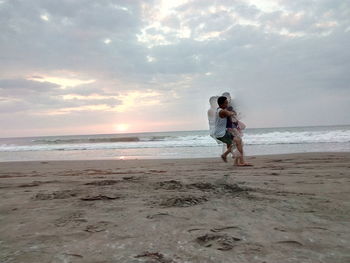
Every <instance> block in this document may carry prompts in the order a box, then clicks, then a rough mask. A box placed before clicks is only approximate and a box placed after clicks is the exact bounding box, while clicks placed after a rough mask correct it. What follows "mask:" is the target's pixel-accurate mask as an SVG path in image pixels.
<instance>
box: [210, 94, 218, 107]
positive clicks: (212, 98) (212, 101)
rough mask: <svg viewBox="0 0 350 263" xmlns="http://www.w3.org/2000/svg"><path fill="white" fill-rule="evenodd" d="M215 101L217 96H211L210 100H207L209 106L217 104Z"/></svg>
mask: <svg viewBox="0 0 350 263" xmlns="http://www.w3.org/2000/svg"><path fill="white" fill-rule="evenodd" d="M217 99H218V96H212V97H210V99H209V103H210V105H215V104H216V103H217V102H216V101H217Z"/></svg>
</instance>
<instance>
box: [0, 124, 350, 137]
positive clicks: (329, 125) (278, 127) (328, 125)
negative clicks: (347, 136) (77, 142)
mask: <svg viewBox="0 0 350 263" xmlns="http://www.w3.org/2000/svg"><path fill="white" fill-rule="evenodd" d="M349 125H350V124H327V125H309V126H284V127H282V126H272V127H250V128H247V129H273V128H274V129H281V128H312V127H331V126H349ZM206 130H208V131H209V129H201V130H172V131H144V132H128V133H94V134H65V135H62V134H57V135H35V136H14V137H0V139H15V138H36V137H55V136H88V135H131V134H142V133H157V132H161V133H168V132H195V131H206Z"/></svg>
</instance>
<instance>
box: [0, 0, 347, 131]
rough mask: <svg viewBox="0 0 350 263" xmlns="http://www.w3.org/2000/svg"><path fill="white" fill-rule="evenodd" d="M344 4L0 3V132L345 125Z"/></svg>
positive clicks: (330, 0)
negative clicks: (211, 114)
mask: <svg viewBox="0 0 350 263" xmlns="http://www.w3.org/2000/svg"><path fill="white" fill-rule="evenodd" d="M349 47H350V1H344V0H316V1H313V0H306V1H305V0H293V1H287V0H256V1H254V0H244V1H243V0H231V1H228V0H222V1H213V0H210V1H209V0H197V1H193V0H192V1H191V0H175V1H173V0H168V1H138V0H133V1H131V0H129V1H126V0H125V1H112V0H99V1H92V0H60V1H48V0H32V1H27V0H0V61H1V63H0V137H17V136H20V137H21V136H22V137H25V136H43V135H69V134H110V133H124V132H146V131H176V130H203V129H207V128H208V121H207V110H208V109H209V102H208V100H209V98H210V97H211V96H214V95H220V94H222V93H223V92H226V91H228V92H230V93H231V95H232V96H233V98H234V102H235V105H236V106H237V111H238V112H240V116H241V120H242V121H243V122H245V123H246V125H247V127H286V126H313V125H336V124H350V114H349V112H350V87H349V86H350V84H349V83H350V48H349Z"/></svg>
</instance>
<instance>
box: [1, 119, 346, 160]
mask: <svg viewBox="0 0 350 263" xmlns="http://www.w3.org/2000/svg"><path fill="white" fill-rule="evenodd" d="M243 141H244V148H245V153H246V155H247V156H254V155H268V154H284V153H302V152H350V125H339V126H318V127H288V128H256V129H253V128H251V129H249V128H248V129H246V130H245V132H244V136H243ZM222 150H223V146H222V145H220V144H218V143H217V142H216V141H215V140H214V139H213V138H211V137H210V136H209V132H208V131H207V130H202V131H176V132H150V133H127V134H95V135H70V136H67V135H65V136H40V137H22V138H0V161H1V162H5V161H34V160H35V161H38V160H40V161H43V160H98V159H116V160H123V159H174V158H175V159H176V158H207V157H218V156H219V155H220V153H221V152H222Z"/></svg>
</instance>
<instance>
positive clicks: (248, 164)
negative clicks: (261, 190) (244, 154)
mask: <svg viewBox="0 0 350 263" xmlns="http://www.w3.org/2000/svg"><path fill="white" fill-rule="evenodd" d="M236 166H253V165H252V164H250V163H240V164H236Z"/></svg>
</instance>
